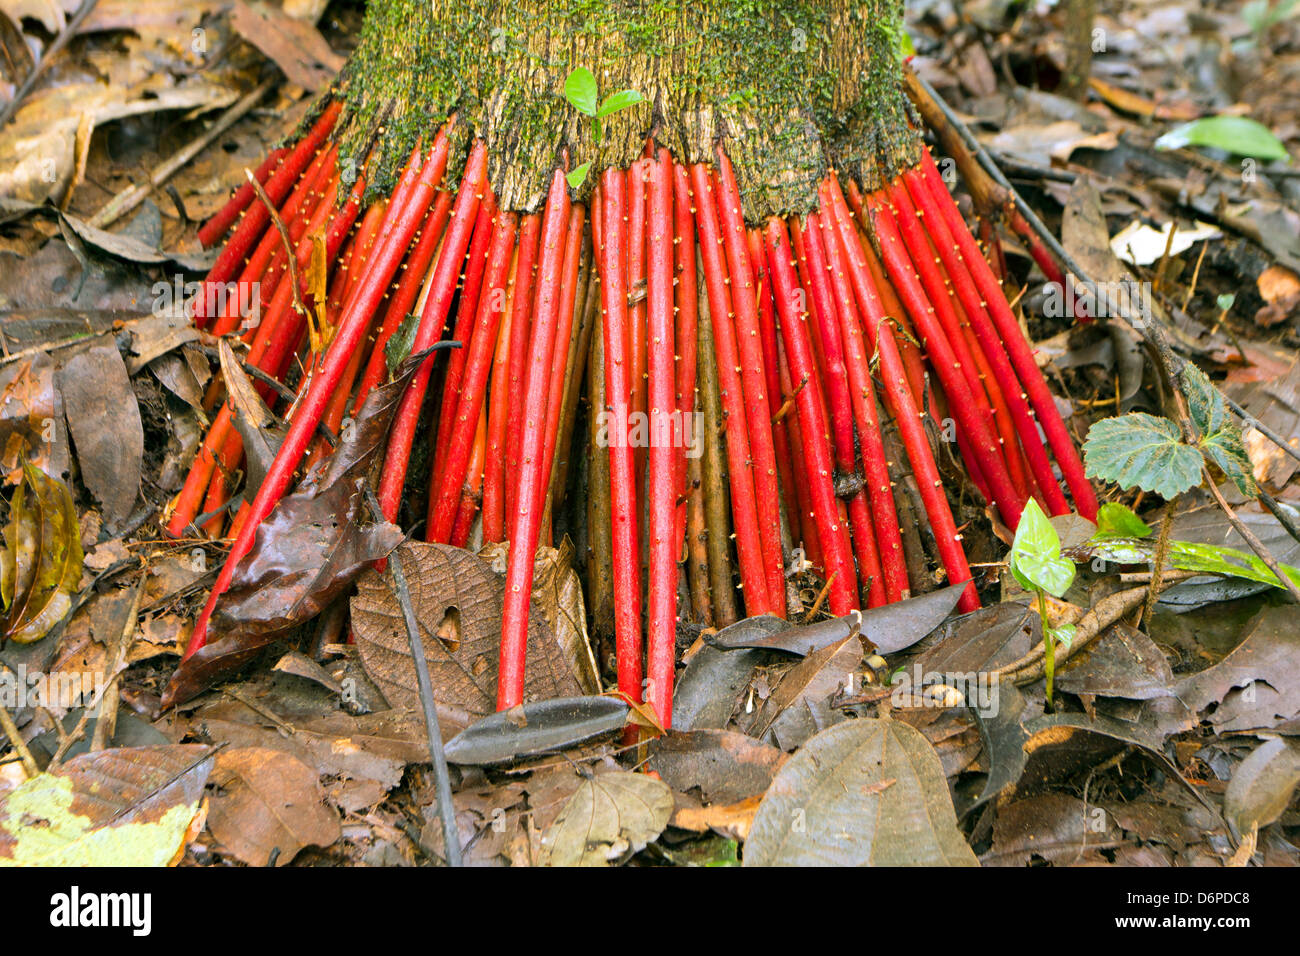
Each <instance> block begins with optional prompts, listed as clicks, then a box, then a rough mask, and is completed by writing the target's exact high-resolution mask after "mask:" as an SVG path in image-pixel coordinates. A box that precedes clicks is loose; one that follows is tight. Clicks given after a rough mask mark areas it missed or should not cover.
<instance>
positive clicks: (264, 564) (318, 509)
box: [163, 353, 427, 707]
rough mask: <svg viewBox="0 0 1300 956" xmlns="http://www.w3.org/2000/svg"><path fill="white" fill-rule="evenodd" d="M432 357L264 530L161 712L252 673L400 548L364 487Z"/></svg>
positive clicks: (388, 388) (387, 388)
mask: <svg viewBox="0 0 1300 956" xmlns="http://www.w3.org/2000/svg"><path fill="white" fill-rule="evenodd" d="M425 358H427V353H422V354H420V355H418V356H414V357H413V360H412V361H408V362H407V363H406V364H404V365H403V366H402V368H401V369H400V370H399V374H398V375H397V377H396V378H394V379H393V380H392V381H391V382H389V383H387V384H386V385H384V386H382V387H380V388H377V389H375V390H373V391H372V392H371V393H370V394H369V395H368V396H366V401H365V404H364V405H362V408H361V411H360V412H359V413H358V414H357V417H356V422H355V424H354V425H353V426H352V427H351V428H349V429H347V431H346V433H345V434H344V436H343V439H342V441H341V442H340V444H339V447H338V448H336V449H334V451H333V453H332V454H330V455H328V456H327V457H325V458H324V459H323V461H322V462H321V463H320V464H319V465H318V466H317V467H316V468H315V469H314V470H312V471H309V473H308V475H307V477H306V478H304V479H303V481H302V482H301V483H300V484H299V485H298V488H297V490H296V491H294V493H293V494H291V495H288V496H287V497H285V498H283V499H282V500H281V501H280V503H279V504H278V505H277V506H276V507H275V508H274V509H273V510H272V511H271V513H270V515H268V516H267V518H266V520H265V521H263V522H262V524H261V526H260V527H259V528H258V531H257V537H256V538H255V539H254V542H253V547H252V550H250V551H249V553H248V554H247V555H245V556H244V558H243V559H242V560H241V561H240V562H239V564H238V565H237V566H236V568H235V572H234V576H233V578H232V579H231V583H230V588H229V589H228V590H227V591H226V593H225V594H223V595H222V596H221V600H220V601H218V602H217V606H216V609H215V611H214V612H213V616H212V639H211V640H209V642H208V643H207V644H205V645H204V646H203V647H202V648H200V649H199V650H198V651H197V652H195V653H194V654H193V655H192V656H190V657H188V658H186V659H185V660H184V661H182V662H181V666H180V667H178V668H177V669H176V672H175V673H174V674H173V675H172V678H171V680H170V682H169V683H168V685H167V688H166V690H165V691H164V694H163V704H164V706H166V707H171V706H174V705H175V704H177V703H182V702H184V701H186V700H189V699H190V698H191V697H193V696H194V695H195V694H197V693H199V692H200V691H201V690H203V689H204V688H206V687H209V686H210V685H211V684H212V683H214V682H215V681H217V680H219V679H220V678H222V677H223V676H225V675H227V674H230V673H232V672H234V671H235V670H237V669H238V668H240V667H242V666H243V665H245V664H247V663H248V662H249V661H250V660H252V658H253V657H254V656H256V655H257V654H258V653H259V652H260V651H261V650H262V648H264V647H266V646H267V645H268V644H270V643H271V642H272V641H274V640H276V639H277V638H278V637H279V636H281V635H282V634H284V633H286V632H287V631H289V630H291V629H292V628H294V627H297V626H298V625H299V624H302V623H303V622H304V621H308V620H310V619H311V618H313V617H315V616H316V615H317V614H318V613H320V611H321V610H323V609H324V608H325V607H327V606H329V605H330V604H331V603H333V601H334V600H335V599H337V598H338V597H339V596H341V595H342V594H343V593H344V591H346V590H347V589H348V588H349V587H350V586H351V585H352V582H353V581H355V580H356V578H357V576H358V575H359V574H361V572H362V571H363V570H365V569H366V568H368V567H369V566H370V565H371V564H373V563H374V562H375V561H377V560H379V559H381V558H383V557H385V556H386V555H387V554H388V553H389V552H390V551H392V550H393V548H395V547H396V546H397V545H398V544H399V543H400V542H401V540H402V532H401V531H400V530H399V529H398V528H397V526H396V525H392V524H388V523H387V522H384V523H365V524H363V523H362V520H363V515H366V514H368V511H367V510H366V508H365V505H364V502H363V494H362V487H363V484H364V482H365V480H366V475H367V473H368V472H369V470H370V467H371V465H372V464H373V463H374V460H375V458H376V456H377V455H378V454H379V451H380V450H381V449H382V448H383V447H384V444H385V442H386V439H387V433H388V426H389V423H390V422H391V421H392V417H393V414H394V412H395V411H396V410H397V404H398V402H399V401H400V400H401V396H402V394H403V393H404V391H405V389H406V385H407V383H408V382H409V381H410V378H411V376H412V375H414V374H415V372H416V371H417V370H418V368H419V363H420V362H421V361H423V359H425Z"/></svg>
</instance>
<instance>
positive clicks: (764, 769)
mask: <svg viewBox="0 0 1300 956" xmlns="http://www.w3.org/2000/svg"><path fill="white" fill-rule="evenodd" d="M787 759H788V757H787V755H786V754H785V753H784V752H783V751H781V750H778V749H777V748H776V747H772V746H769V745H768V744H765V743H763V742H761V741H758V740H755V739H754V738H753V737H750V736H747V735H746V734H739V733H735V732H734V731H728V730H691V731H674V732H673V733H671V734H668V735H667V736H665V737H660V738H659V739H657V740H655V741H654V742H652V743H651V744H650V762H649V763H648V764H647V765H646V766H647V767H648V768H649V769H650V770H653V771H655V772H656V773H658V774H659V776H660V777H662V778H663V780H664V782H665V783H667V784H668V785H669V786H670V787H672V788H673V789H674V790H679V791H683V792H684V791H687V790H695V789H698V790H699V791H700V795H701V796H702V797H703V798H704V799H705V801H706V802H708V803H721V804H727V803H738V802H739V801H741V800H744V799H747V798H749V797H753V796H761V795H762V794H763V793H766V792H767V788H768V787H769V786H771V784H772V777H773V776H775V774H776V772H777V771H778V770H779V769H780V768H781V767H782V765H783V764H784V763H785V762H786V760H787Z"/></svg>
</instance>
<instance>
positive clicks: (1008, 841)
mask: <svg viewBox="0 0 1300 956" xmlns="http://www.w3.org/2000/svg"><path fill="white" fill-rule="evenodd" d="M1117 836H1118V834H1117V833H1116V832H1115V831H1114V827H1113V825H1112V823H1111V821H1110V818H1109V817H1108V816H1107V815H1106V812H1105V811H1104V810H1102V809H1101V808H1100V807H1089V806H1088V805H1087V804H1085V803H1084V802H1083V801H1082V800H1080V799H1079V798H1078V797H1072V796H1068V795H1066V794H1063V793H1044V794H1039V795H1038V796H1034V797H1029V798H1027V799H1024V800H1016V801H1014V802H1012V803H1009V804H1007V805H1006V806H1005V807H999V808H998V815H997V819H996V820H995V821H994V824H993V849H992V850H991V851H990V853H989V854H988V856H986V857H984V858H983V860H982V861H981V862H982V863H984V865H985V866H1026V865H1028V864H1029V863H1030V861H1031V860H1033V859H1034V858H1035V857H1037V858H1039V859H1042V860H1046V861H1047V862H1048V863H1053V864H1056V865H1059V866H1068V865H1071V864H1073V863H1077V862H1078V861H1079V860H1080V859H1081V858H1082V856H1083V854H1084V852H1085V851H1086V850H1087V848H1088V845H1089V844H1097V843H1103V844H1110V843H1113V842H1114V841H1115V839H1116V837H1117Z"/></svg>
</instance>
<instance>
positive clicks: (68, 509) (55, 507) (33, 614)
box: [0, 464, 82, 644]
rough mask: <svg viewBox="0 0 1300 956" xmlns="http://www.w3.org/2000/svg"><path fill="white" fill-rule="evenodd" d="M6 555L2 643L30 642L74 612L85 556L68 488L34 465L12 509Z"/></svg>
mask: <svg viewBox="0 0 1300 956" xmlns="http://www.w3.org/2000/svg"><path fill="white" fill-rule="evenodd" d="M4 553H5V556H4V559H3V564H2V565H0V596H2V597H3V603H4V604H5V606H6V607H7V609H8V613H7V615H6V616H5V619H4V628H3V631H0V639H7V640H12V641H15V642H17V643H19V644H32V643H35V642H36V641H39V640H40V639H41V638H43V637H44V636H45V635H46V634H48V633H49V631H50V629H51V628H52V627H54V626H55V625H56V624H58V623H59V622H60V621H61V620H63V617H64V616H65V615H66V614H67V613H68V611H69V610H70V609H71V608H72V595H73V594H74V593H75V592H76V590H77V588H78V587H80V584H81V565H82V554H81V534H80V529H79V527H78V525H77V514H76V511H75V510H74V509H73V506H72V494H71V493H70V492H69V491H68V486H67V485H65V484H64V483H63V482H61V481H58V480H56V479H54V478H51V477H50V476H49V475H47V474H45V472H43V471H41V470H40V469H39V468H36V467H35V466H34V465H31V464H25V465H24V466H23V482H22V484H21V485H19V486H18V489H17V490H16V491H15V492H14V497H13V500H12V501H11V502H10V505H9V524H8V525H7V526H6V528H5V552H4ZM0 643H3V640H0Z"/></svg>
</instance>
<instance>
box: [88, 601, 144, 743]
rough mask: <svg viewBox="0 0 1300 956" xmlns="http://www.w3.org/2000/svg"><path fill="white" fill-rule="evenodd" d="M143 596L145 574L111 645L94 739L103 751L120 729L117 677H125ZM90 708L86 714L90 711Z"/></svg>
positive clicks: (119, 697)
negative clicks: (118, 725) (108, 668)
mask: <svg viewBox="0 0 1300 956" xmlns="http://www.w3.org/2000/svg"><path fill="white" fill-rule="evenodd" d="M143 596H144V578H143V576H142V577H141V578H140V580H139V581H137V582H136V585H135V593H134V594H132V595H131V608H130V610H129V611H127V615H126V620H125V621H124V622H123V623H122V630H121V633H119V634H118V636H117V641H116V642H115V643H114V644H113V646H112V647H110V648H109V655H110V660H111V661H112V667H111V668H110V670H109V678H108V686H107V687H105V688H104V694H103V696H102V697H100V700H99V715H98V717H97V719H96V720H95V733H94V736H93V737H92V738H91V742H90V749H91V750H103V749H104V748H105V747H107V746H108V744H109V741H111V740H112V739H113V733H114V731H116V730H117V705H118V702H119V701H120V700H121V695H120V694H119V693H118V692H117V682H118V678H120V677H121V676H122V671H123V670H125V669H126V657H127V652H128V651H129V650H130V649H131V635H132V634H134V633H135V623H136V618H137V617H138V616H139V614H140V599H141V598H142V597H143ZM89 712H90V711H89V709H87V711H86V713H89Z"/></svg>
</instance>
